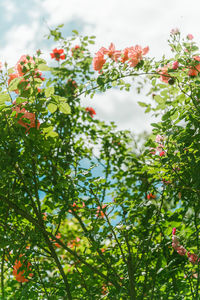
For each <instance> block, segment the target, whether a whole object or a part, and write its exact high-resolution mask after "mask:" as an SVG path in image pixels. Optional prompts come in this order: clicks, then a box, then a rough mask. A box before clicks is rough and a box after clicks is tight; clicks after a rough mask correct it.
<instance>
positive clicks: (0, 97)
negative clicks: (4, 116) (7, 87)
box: [0, 92, 11, 103]
mask: <svg viewBox="0 0 200 300" xmlns="http://www.w3.org/2000/svg"><path fill="white" fill-rule="evenodd" d="M6 101H9V102H11V98H10V96H9V94H8V93H6V92H5V93H1V94H0V103H5V102H6Z"/></svg>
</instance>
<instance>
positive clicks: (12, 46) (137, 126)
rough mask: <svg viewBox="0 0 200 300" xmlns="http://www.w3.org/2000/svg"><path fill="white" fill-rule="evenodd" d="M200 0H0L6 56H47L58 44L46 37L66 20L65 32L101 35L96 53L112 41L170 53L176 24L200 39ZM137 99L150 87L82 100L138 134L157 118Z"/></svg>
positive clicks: (1, 45)
mask: <svg viewBox="0 0 200 300" xmlns="http://www.w3.org/2000/svg"><path fill="white" fill-rule="evenodd" d="M199 9H200V2H199V0H190V1H188V0H168V1H164V0H139V1H138V0H137V1H136V0H123V1H122V0H101V1H96V0H71V1H69V0H65V1H64V0H26V1H24V0H6V1H5V0H0V37H1V38H0V61H1V62H2V63H4V62H5V61H6V62H7V63H8V65H9V66H10V67H11V66H13V65H15V63H16V62H17V60H18V59H19V57H20V56H21V55H22V54H29V55H31V54H34V53H35V51H36V50H37V49H42V51H43V52H44V53H46V55H47V54H48V55H49V52H51V50H52V49H53V47H55V46H56V45H55V44H52V42H50V41H49V40H47V39H46V38H45V37H44V36H45V35H46V34H48V32H49V29H48V28H51V29H53V28H54V27H56V26H57V25H59V24H62V23H64V24H65V26H64V29H63V33H64V35H65V36H66V37H67V36H70V34H71V31H72V30H73V29H76V30H78V31H79V32H80V33H81V34H82V35H84V34H85V35H95V36H96V45H94V46H93V49H92V51H93V53H95V52H96V51H98V50H99V48H100V47H102V46H104V47H108V46H109V45H110V43H111V42H113V43H114V44H115V45H116V48H117V49H123V48H125V47H128V46H134V45H136V44H139V45H141V46H142V47H146V46H149V48H150V51H149V53H148V56H150V57H155V58H157V59H159V58H161V57H162V55H163V54H166V55H170V48H169V47H168V44H167V39H168V38H169V34H170V31H171V29H173V28H179V30H180V31H181V34H182V35H183V36H186V35H187V34H188V33H191V34H193V35H194V38H195V41H196V42H197V44H199V41H200V18H199ZM137 101H149V99H148V98H147V97H146V96H145V92H143V93H142V94H141V95H138V94H136V92H135V90H134V89H131V91H130V92H129V93H128V92H125V91H119V90H116V89H113V90H109V91H108V92H106V93H104V94H98V95H96V96H95V97H94V98H93V99H92V100H91V99H82V104H83V105H85V106H92V107H93V108H94V109H95V110H96V113H97V116H98V118H100V119H103V120H106V121H115V122H116V123H117V125H118V126H119V129H129V130H131V131H132V132H133V133H135V134H138V133H141V132H143V131H145V130H146V131H148V132H150V131H151V125H150V124H151V123H152V122H154V121H155V119H154V118H153V117H152V116H151V114H148V115H147V114H144V110H143V108H141V107H139V105H138V104H137Z"/></svg>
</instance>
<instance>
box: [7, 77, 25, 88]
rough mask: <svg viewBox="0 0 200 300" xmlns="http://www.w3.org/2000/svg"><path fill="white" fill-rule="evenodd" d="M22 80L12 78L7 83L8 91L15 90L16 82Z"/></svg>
mask: <svg viewBox="0 0 200 300" xmlns="http://www.w3.org/2000/svg"><path fill="white" fill-rule="evenodd" d="M21 81H22V79H21V78H14V79H13V80H12V81H11V82H10V84H9V91H15V90H17V87H18V84H19V83H20V82H21Z"/></svg>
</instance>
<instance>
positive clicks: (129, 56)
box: [93, 43, 149, 73]
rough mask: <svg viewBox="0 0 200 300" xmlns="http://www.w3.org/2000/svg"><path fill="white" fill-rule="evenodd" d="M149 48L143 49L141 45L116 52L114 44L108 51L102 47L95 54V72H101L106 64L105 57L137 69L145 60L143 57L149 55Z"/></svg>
mask: <svg viewBox="0 0 200 300" xmlns="http://www.w3.org/2000/svg"><path fill="white" fill-rule="evenodd" d="M148 51H149V47H146V48H143V49H142V47H141V46H139V45H136V46H135V47H133V46H132V47H127V48H125V49H124V50H122V51H120V50H116V49H115V45H114V44H113V43H111V44H110V46H109V48H108V49H106V48H104V47H101V48H100V50H99V51H98V52H97V53H96V54H95V57H94V58H93V68H94V70H95V71H99V73H100V72H101V70H102V68H103V65H104V64H105V62H106V59H105V57H104V55H107V56H108V57H109V58H111V59H112V60H114V61H120V62H122V63H125V62H126V61H127V62H128V63H129V65H130V66H131V67H136V66H137V64H138V63H139V62H140V61H141V60H142V59H143V55H145V54H147V52H148Z"/></svg>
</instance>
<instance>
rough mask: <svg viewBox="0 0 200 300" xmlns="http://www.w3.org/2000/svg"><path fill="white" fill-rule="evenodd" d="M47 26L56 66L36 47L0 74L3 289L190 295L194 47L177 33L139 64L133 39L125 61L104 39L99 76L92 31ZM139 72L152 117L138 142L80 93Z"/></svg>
mask: <svg viewBox="0 0 200 300" xmlns="http://www.w3.org/2000/svg"><path fill="white" fill-rule="evenodd" d="M50 36H53V37H54V39H55V40H56V41H59V42H60V47H61V49H62V50H64V51H60V49H54V50H55V51H54V52H53V53H54V54H53V55H54V56H55V54H56V53H57V56H55V57H56V60H57V62H55V66H48V65H47V63H46V61H45V60H43V59H41V58H40V55H41V53H40V52H38V53H37V54H36V55H35V56H33V57H32V58H31V57H30V56H24V57H23V59H21V60H20V61H19V62H18V63H17V65H16V67H15V68H12V69H8V70H7V68H5V70H3V69H2V70H1V73H0V75H1V83H0V84H1V92H0V126H1V135H0V157H1V162H0V173H1V176H0V183H1V184H0V201H1V208H0V256H1V299H21V300H23V299H26V300H27V299H81V300H83V299H91V300H94V299H109V300H112V299H113V300H117V299H119V300H122V299H174V298H175V297H176V299H198V290H199V275H200V271H199V259H196V260H194V259H193V260H192V258H194V257H193V256H191V253H193V254H195V255H197V258H198V255H199V246H200V245H199V226H200V224H199V212H200V205H199V191H200V183H199V172H200V147H199V123H200V108H199V82H200V81H199V73H198V72H199V70H198V61H199V60H200V58H199V56H198V51H199V50H198V47H197V46H196V45H195V43H194V42H193V41H186V42H185V41H183V42H181V40H180V34H179V33H177V32H176V33H175V34H174V33H173V34H171V39H170V40H169V44H170V47H171V48H172V50H173V54H174V57H173V58H171V59H166V58H163V59H162V60H161V61H158V62H155V61H153V60H151V59H149V58H143V56H142V54H141V55H140V58H138V57H139V56H137V60H136V62H137V63H136V62H135V56H134V55H135V54H134V53H135V52H134V51H136V50H137V51H140V48H139V50H138V48H137V49H136V48H134V51H133V49H132V48H131V47H130V48H128V51H129V53H130V55H132V56H130V57H129V58H127V60H125V56H123V55H125V54H123V52H120V54H119V51H118V52H115V50H113V49H114V48H113V46H112V45H111V46H112V47H110V48H109V49H105V48H104V50H101V51H104V55H107V56H108V57H107V61H106V62H105V63H104V64H103V65H102V66H101V68H100V69H98V70H99V74H98V75H97V73H94V71H93V69H92V66H91V63H92V60H93V58H92V56H91V54H90V52H89V50H88V45H89V44H93V43H94V37H82V36H78V33H77V32H76V31H73V36H72V38H71V39H64V38H63V37H62V34H61V32H60V29H59V27H58V28H56V29H55V30H51V32H50ZM50 36H49V38H50ZM75 42H76V43H78V46H77V45H76V46H74V43H75ZM185 49H186V51H185ZM111 50H112V51H114V52H111ZM141 51H143V52H144V53H143V54H146V52H147V48H144V49H143V50H141ZM63 53H64V54H63ZM124 53H125V52H124ZM58 54H59V55H60V54H62V62H60V58H59V55H58ZM115 54H116V56H115ZM137 54H138V52H137ZM53 55H52V57H53ZM97 58H98V59H99V58H100V59H102V55H101V53H99V57H97ZM103 59H104V58H103ZM175 61H176V64H174V62H175ZM93 62H94V60H93ZM103 62H104V61H103ZM95 66H96V65H95ZM15 70H18V71H16V72H15ZM41 71H42V72H44V73H43V74H42V73H41ZM195 71H196V72H195ZM14 72H15V73H14ZM45 72H46V73H45ZM191 72H193V73H191ZM191 74H192V75H191ZM43 75H44V76H45V78H43V77H42V76H43ZM139 76H140V78H142V76H145V78H144V84H146V83H147V82H148V83H149V84H150V85H151V88H150V91H149V95H151V96H152V101H151V102H150V103H148V104H147V103H144V102H141V101H139V105H141V106H142V107H144V108H145V109H146V112H147V113H148V112H150V111H151V112H152V113H153V114H154V115H155V116H160V121H159V122H158V123H153V124H152V127H153V133H152V135H150V136H149V137H148V138H146V141H145V142H144V145H143V146H142V147H140V148H138V142H136V139H135V141H133V136H132V134H131V133H130V132H128V131H119V130H118V129H117V128H116V126H115V125H114V123H111V124H106V123H105V122H103V121H101V120H99V119H98V118H96V117H94V118H93V115H92V114H90V113H88V111H87V110H86V109H85V108H84V107H82V106H81V104H80V97H81V95H90V96H91V98H92V97H95V93H96V92H104V91H106V90H107V89H109V88H112V87H113V86H114V87H119V88H120V89H125V90H127V91H128V90H129V89H130V87H131V85H130V81H127V78H135V77H139ZM135 82H136V81H135ZM135 85H137V83H135ZM136 87H137V86H136ZM140 88H141V84H140V83H138V91H139V90H140ZM139 144H140V145H141V141H140V142H139ZM172 228H177V233H178V236H179V239H180V242H177V243H180V244H181V245H184V247H185V248H184V249H187V255H180V254H179V253H178V252H177V251H176V250H177V249H178V248H177V249H176V248H173V247H172V241H171V240H172V238H171V234H172ZM178 245H179V244H178ZM191 257H192V258H191ZM19 261H20V263H19ZM14 266H15V269H16V268H17V276H16V272H13V268H14ZM30 272H31V273H30ZM17 278H18V279H17Z"/></svg>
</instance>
